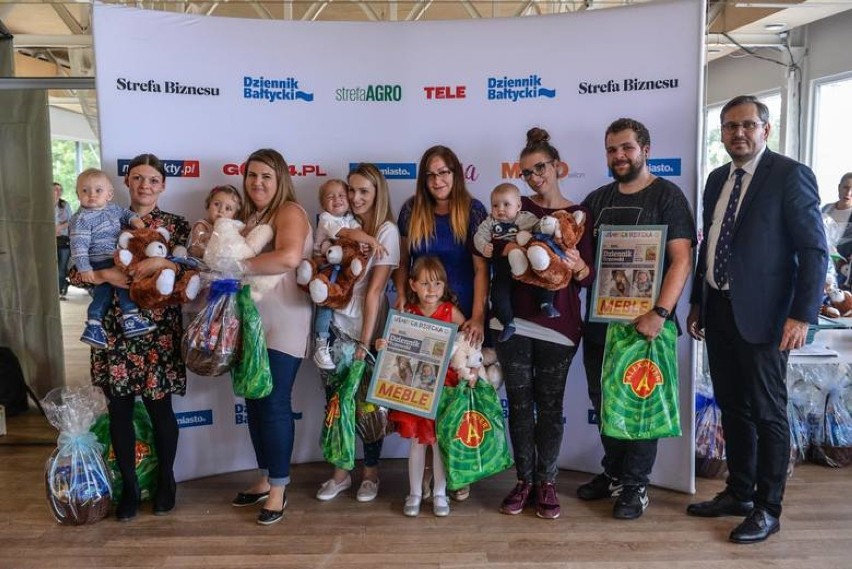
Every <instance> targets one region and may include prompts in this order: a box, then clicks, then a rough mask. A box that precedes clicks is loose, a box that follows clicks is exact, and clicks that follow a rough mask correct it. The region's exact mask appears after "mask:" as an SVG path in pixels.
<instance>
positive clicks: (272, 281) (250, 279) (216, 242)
mask: <svg viewBox="0 0 852 569" xmlns="http://www.w3.org/2000/svg"><path fill="white" fill-rule="evenodd" d="M244 228H245V223H243V222H242V221H239V220H237V219H228V218H225V217H220V218H219V219H217V220H216V223H214V224H213V232H212V233H211V234H210V241H208V242H207V249H205V251H204V258H203V260H204V264H205V265H207V267H208V268H209V269H210V270H212V271H215V272H218V273H221V274H223V275H227V274H228V273H231V272H233V270H234V261H241V260H243V259H250V258H251V257H255V256H257V255H259V254H260V252H261V251H262V250H263V248H264V247H266V245H267V244H268V243H269V242H270V241H272V237H273V233H272V228H271V227H270V226H269V225H267V224H261V225H258V226H257V227H255V228H254V229H252V230H251V231H249V233H248V235H246V236H245V237H243V234H242V231H243V229H244ZM281 277H282V275H250V276H244V277H242V282H243V283H244V284H247V285H249V286H250V287H251V297H252V299H253V300H254V301H255V302H256V301H258V300H260V299H261V298H263V295H264V294H266V293H267V292H269V291H270V290H272V289H273V288H275V285H277V284H278V283H279V282H280V281H281Z"/></svg>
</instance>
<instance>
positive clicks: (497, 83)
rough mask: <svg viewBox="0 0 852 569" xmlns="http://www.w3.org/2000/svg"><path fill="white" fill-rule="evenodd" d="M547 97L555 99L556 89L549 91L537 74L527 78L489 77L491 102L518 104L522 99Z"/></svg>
mask: <svg viewBox="0 0 852 569" xmlns="http://www.w3.org/2000/svg"><path fill="white" fill-rule="evenodd" d="M540 97H545V98H547V99H553V98H555V97H556V89H547V88H545V87H542V85H541V77H540V76H539V75H537V74H533V75H527V76H526V77H506V76H505V75H504V76H503V77H489V78H488V100H489V101H512V102H513V103H517V102H518V101H519V100H520V99H538V98H540Z"/></svg>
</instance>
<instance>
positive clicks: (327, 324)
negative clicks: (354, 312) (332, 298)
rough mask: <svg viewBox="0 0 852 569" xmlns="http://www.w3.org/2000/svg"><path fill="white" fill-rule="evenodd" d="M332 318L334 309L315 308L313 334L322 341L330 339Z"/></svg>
mask: <svg viewBox="0 0 852 569" xmlns="http://www.w3.org/2000/svg"><path fill="white" fill-rule="evenodd" d="M333 316H334V309H332V308H329V307H327V306H317V307H316V312H315V313H314V334H316V335H317V337H319V338H322V339H323V340H328V339H329V338H330V337H331V332H330V328H331V319H332V317H333Z"/></svg>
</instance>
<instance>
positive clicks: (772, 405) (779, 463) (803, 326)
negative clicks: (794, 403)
mask: <svg viewBox="0 0 852 569" xmlns="http://www.w3.org/2000/svg"><path fill="white" fill-rule="evenodd" d="M721 118H722V142H723V143H724V144H725V149H726V150H727V151H728V154H729V155H730V156H731V160H732V162H731V163H729V164H726V165H724V166H722V167H721V168H717V169H716V170H714V171H713V172H712V173H711V174H710V176H709V177H708V178H707V185H706V186H705V189H704V219H703V228H704V240H703V242H702V243H701V248H700V249H699V253H698V264H697V267H696V270H695V279H694V282H693V288H692V296H691V299H690V302H691V304H692V308H691V310H690V313H689V318H688V320H687V325H688V329H689V333H690V335H691V336H692V337H693V338H696V339H698V340H701V339H706V341H707V357H708V361H709V364H710V374H711V377H712V380H713V390H714V393H715V396H716V401H717V402H718V404H719V407H720V408H721V410H722V428H723V429H724V432H725V441H726V453H727V461H728V470H729V475H728V479H727V481H726V488H725V490H724V491H722V492H721V493H719V494H718V495H717V496H716V497H715V498H713V499H712V500H710V501H708V502H700V503H697V504H692V505H690V506H689V507H688V508H687V513H688V514H690V515H693V516H701V517H717V516H725V515H732V516H745V520H744V521H743V522H742V523H741V524H740V525H738V526H737V527H736V528H735V529H734V530H733V531H732V532H731V535H730V540H731V541H733V542H735V543H756V542H759V541H763V540H765V539H766V538H767V537H769V536H770V535H772V534H773V533H775V532H777V531H778V530H779V529H780V527H781V526H780V522H779V517H780V515H781V500H782V497H783V495H784V485H785V481H786V478H787V465H788V461H789V459H790V429H789V425H788V423H787V387H786V376H787V356H788V353H789V350H793V349H796V348H799V347H801V346H802V345H804V343H805V336H806V335H807V332H808V323H809V322H816V319H817V313H818V310H819V306H820V303H821V300H822V294H823V292H822V290H823V283H824V281H825V273H826V267H827V261H828V249H827V247H826V241H825V231H824V229H823V224H822V219H821V217H820V213H819V194H818V192H817V185H816V179H815V178H814V174H813V172H812V171H811V170H810V169H809V168H808V167H807V166H804V165H803V164H800V163H798V162H796V161H795V160H791V159H789V158H787V157H785V156H781V155H780V154H776V153H774V152H772V151H771V150H769V149H768V148H766V139H767V138H768V136H769V130H770V125H769V110H768V109H767V107H766V105H764V104H763V103H761V102H760V101H758V100H757V99H756V98H755V97H751V96H739V97H736V98H734V99H732V100H731V101H729V102H728V103H727V104H726V105H725V107H724V108H723V109H722V113H721Z"/></svg>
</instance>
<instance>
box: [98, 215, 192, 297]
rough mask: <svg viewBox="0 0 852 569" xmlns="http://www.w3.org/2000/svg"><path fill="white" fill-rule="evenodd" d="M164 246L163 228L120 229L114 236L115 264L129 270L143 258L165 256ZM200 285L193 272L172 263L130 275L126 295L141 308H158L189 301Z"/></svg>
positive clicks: (166, 241)
mask: <svg viewBox="0 0 852 569" xmlns="http://www.w3.org/2000/svg"><path fill="white" fill-rule="evenodd" d="M168 245H169V232H168V231H167V230H166V229H165V228H163V227H158V228H157V229H147V228H145V229H134V230H132V231H124V232H122V233H121V235H119V237H118V250H116V252H115V254H114V259H115V266H116V267H119V268H120V269H122V270H123V271H125V272H127V273H130V272H131V271H132V270H133V268H134V267H136V265H138V264H139V263H140V262H142V261H143V260H145V259H148V258H152V257H159V258H163V259H165V258H166V257H168V255H169V249H168ZM175 249H176V251H177V249H178V248H177V247H176V248H175ZM200 288H201V279H200V277H199V276H198V272H197V271H194V270H182V269H181V268H180V265H178V264H176V263H173V267H168V268H164V269H160V270H159V271H157V272H156V273H154V274H153V275H150V276H147V277H139V278H135V277H134V278H133V279H132V281H131V283H130V298H131V299H133V302H135V303H136V304H138V305H139V306H140V307H142V308H162V307H163V306H166V305H169V304H181V303H184V302H187V301H190V300H193V299H194V298H195V297H196V296H197V295H198V290H199V289H200Z"/></svg>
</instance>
